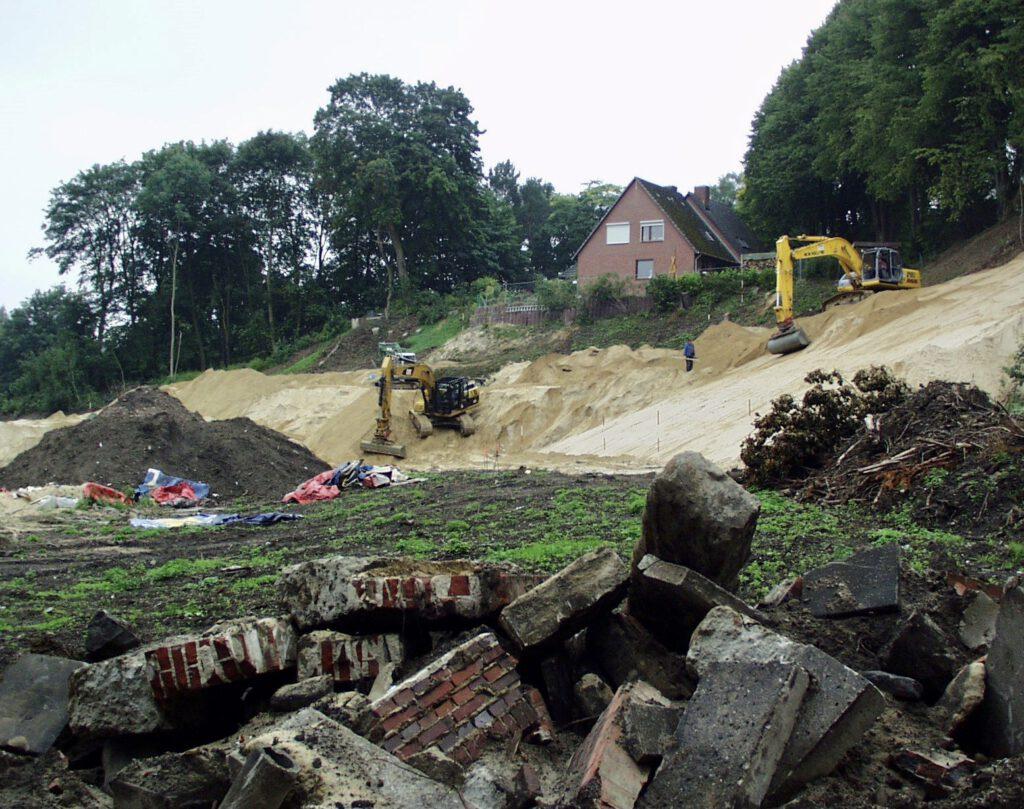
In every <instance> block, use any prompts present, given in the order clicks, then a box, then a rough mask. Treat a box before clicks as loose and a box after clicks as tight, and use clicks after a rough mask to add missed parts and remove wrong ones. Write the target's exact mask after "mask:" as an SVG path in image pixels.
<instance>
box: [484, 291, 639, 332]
mask: <svg viewBox="0 0 1024 809" xmlns="http://www.w3.org/2000/svg"><path fill="white" fill-rule="evenodd" d="M653 308H654V301H652V300H651V299H650V298H648V297H647V296H645V295H644V296H640V295H631V296H630V297H628V298H623V299H622V300H618V301H602V302H601V303H597V304H593V305H591V306H590V307H588V309H587V314H589V315H590V317H592V318H598V319H600V318H604V317H615V316H616V315H638V314H643V313H646V312H650V311H651V310H652V309H653ZM579 313H580V309H579V308H575V309H566V310H565V311H564V312H552V311H549V310H547V309H545V308H544V307H543V306H541V305H540V304H539V303H510V304H504V303H503V304H497V305H494V306H478V307H477V308H476V310H475V311H474V312H473V315H472V317H471V318H470V321H469V322H470V325H471V326H493V325H496V324H500V323H501V324H509V325H513V326H539V325H540V324H542V323H550V322H552V321H555V320H561V321H562V323H564V324H565V325H566V326H568V325H569V324H571V323H573V322H574V321H575V320H576V318H577V317H578V316H579Z"/></svg>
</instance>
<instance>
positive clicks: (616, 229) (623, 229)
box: [605, 222, 629, 244]
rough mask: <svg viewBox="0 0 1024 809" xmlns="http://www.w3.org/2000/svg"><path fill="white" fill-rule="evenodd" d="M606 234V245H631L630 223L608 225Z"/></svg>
mask: <svg viewBox="0 0 1024 809" xmlns="http://www.w3.org/2000/svg"><path fill="white" fill-rule="evenodd" d="M605 233H606V239H605V244H629V222H615V223H613V224H610V225H606V226H605Z"/></svg>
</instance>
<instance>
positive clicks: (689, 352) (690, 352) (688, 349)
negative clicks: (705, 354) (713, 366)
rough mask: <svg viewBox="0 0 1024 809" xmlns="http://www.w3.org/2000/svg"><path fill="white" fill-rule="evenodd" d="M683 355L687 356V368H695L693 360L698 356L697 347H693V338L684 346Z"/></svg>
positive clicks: (690, 369)
mask: <svg viewBox="0 0 1024 809" xmlns="http://www.w3.org/2000/svg"><path fill="white" fill-rule="evenodd" d="M683 356H685V357H686V370H687V371H692V370H693V361H694V359H695V358H696V357H697V349H696V348H694V347H693V340H687V341H686V345H685V346H684V347H683Z"/></svg>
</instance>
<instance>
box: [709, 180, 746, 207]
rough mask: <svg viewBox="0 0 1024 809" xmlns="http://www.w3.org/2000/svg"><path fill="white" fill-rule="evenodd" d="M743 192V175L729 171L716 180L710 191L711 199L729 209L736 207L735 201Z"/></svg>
mask: <svg viewBox="0 0 1024 809" xmlns="http://www.w3.org/2000/svg"><path fill="white" fill-rule="evenodd" d="M742 190H743V175H742V174H740V173H739V172H738V171H730V172H728V173H727V174H723V175H722V176H721V177H719V178H718V182H717V183H715V187H714V188H712V189H711V198H712V199H713V200H715V202H719V203H721V204H722V205H728V206H729V207H730V208H733V207H735V206H736V200H737V199H738V198H739V195H740V192H741V191H742Z"/></svg>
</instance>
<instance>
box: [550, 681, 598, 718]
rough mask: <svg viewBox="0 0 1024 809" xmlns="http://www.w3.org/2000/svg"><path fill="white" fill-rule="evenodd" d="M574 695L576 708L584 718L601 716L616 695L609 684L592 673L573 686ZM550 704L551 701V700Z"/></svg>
mask: <svg viewBox="0 0 1024 809" xmlns="http://www.w3.org/2000/svg"><path fill="white" fill-rule="evenodd" d="M573 695H574V696H575V697H576V708H577V710H578V712H579V715H580V716H581V717H584V718H589V717H592V716H600V715H601V713H602V711H604V709H605V708H607V707H608V703H609V702H611V701H612V697H613V696H614V693H613V692H612V690H611V689H610V688H609V687H608V683H606V682H605V681H604V680H602V679H601V678H600V677H598V676H597V675H596V674H594V673H592V672H588V673H587V674H584V675H583V676H582V677H580V679H579V680H577V681H576V685H575V686H573ZM549 702H550V700H549Z"/></svg>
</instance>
